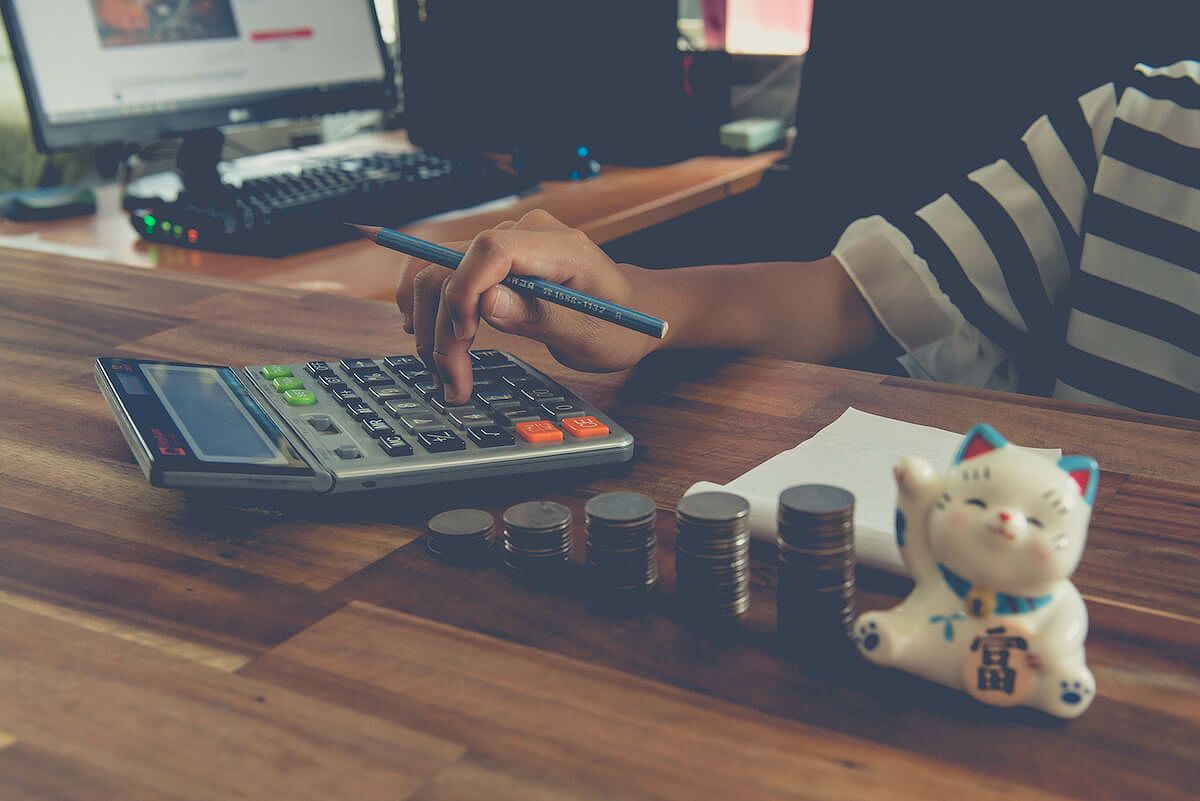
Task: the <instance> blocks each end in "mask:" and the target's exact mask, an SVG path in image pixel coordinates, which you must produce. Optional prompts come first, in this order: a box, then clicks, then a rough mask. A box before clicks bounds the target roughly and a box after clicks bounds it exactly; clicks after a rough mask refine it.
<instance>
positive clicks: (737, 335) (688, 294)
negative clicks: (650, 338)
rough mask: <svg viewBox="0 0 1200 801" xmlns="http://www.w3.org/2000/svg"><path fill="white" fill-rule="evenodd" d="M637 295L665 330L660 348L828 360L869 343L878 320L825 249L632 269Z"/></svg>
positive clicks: (875, 332)
mask: <svg viewBox="0 0 1200 801" xmlns="http://www.w3.org/2000/svg"><path fill="white" fill-rule="evenodd" d="M634 281H635V286H637V294H638V296H639V301H638V302H641V299H643V298H644V299H645V303H644V304H643V305H645V306H646V310H647V311H651V312H653V313H655V314H657V315H659V316H662V317H663V318H664V319H666V320H667V321H668V322H669V323H670V331H669V332H668V335H667V337H666V339H665V340H664V341H663V342H662V343H661V347H663V348H672V349H678V348H684V349H687V348H728V349H733V350H743V351H747V352H752V353H759V354H763V355H769V356H777V357H780V358H785V359H791V360H794V361H808V362H828V361H832V360H834V359H837V358H840V357H843V356H847V355H849V354H851V353H855V352H857V351H859V350H862V349H863V348H865V347H867V346H868V345H870V344H871V342H873V341H874V340H875V338H876V336H877V335H878V324H877V323H876V321H875V318H874V316H873V315H872V313H871V310H870V308H869V307H868V306H867V304H866V302H865V301H864V300H863V299H862V296H861V295H860V294H859V293H858V290H857V289H856V288H855V286H854V284H853V283H852V282H851V281H850V279H849V278H848V277H847V276H846V273H845V270H843V269H842V266H841V264H840V263H838V261H837V260H836V259H835V258H833V257H832V256H830V257H828V258H825V259H821V260H819V261H814V262H765V263H759V264H739V265H709V266H703V267H686V268H680V269H675V270H654V271H638V274H637V276H636V278H635V279H634Z"/></svg>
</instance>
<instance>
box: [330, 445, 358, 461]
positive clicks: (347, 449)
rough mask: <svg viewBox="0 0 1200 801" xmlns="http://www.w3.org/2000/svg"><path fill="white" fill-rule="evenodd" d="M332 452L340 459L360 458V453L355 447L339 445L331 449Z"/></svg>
mask: <svg viewBox="0 0 1200 801" xmlns="http://www.w3.org/2000/svg"><path fill="white" fill-rule="evenodd" d="M333 452H334V453H336V454H337V455H338V456H339V457H340V458H342V459H361V458H362V451H360V450H359V449H358V447H357V446H356V445H339V446H337V447H336V448H334V449H333Z"/></svg>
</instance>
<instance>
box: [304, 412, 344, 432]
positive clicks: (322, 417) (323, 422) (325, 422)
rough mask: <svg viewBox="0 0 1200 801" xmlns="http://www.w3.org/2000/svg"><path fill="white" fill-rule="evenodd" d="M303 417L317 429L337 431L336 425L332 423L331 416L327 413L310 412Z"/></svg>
mask: <svg viewBox="0 0 1200 801" xmlns="http://www.w3.org/2000/svg"><path fill="white" fill-rule="evenodd" d="M304 419H305V420H307V421H308V424H309V425H310V426H312V427H313V428H315V429H316V430H317V431H329V432H331V433H335V432H337V426H335V425H334V424H333V418H332V417H330V416H329V415H327V414H310V415H309V416H308V417H306V418H304Z"/></svg>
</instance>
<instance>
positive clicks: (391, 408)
mask: <svg viewBox="0 0 1200 801" xmlns="http://www.w3.org/2000/svg"><path fill="white" fill-rule="evenodd" d="M383 408H385V409H387V413H388V414H390V415H391V416H392V417H400V416H401V415H405V414H413V413H414V412H423V411H425V405H424V404H423V403H421V402H420V401H415V400H394V401H387V402H386V403H384V404H383Z"/></svg>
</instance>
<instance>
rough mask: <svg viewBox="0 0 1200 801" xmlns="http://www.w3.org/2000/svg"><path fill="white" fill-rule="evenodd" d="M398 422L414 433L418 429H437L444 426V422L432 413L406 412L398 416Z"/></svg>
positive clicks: (418, 430)
mask: <svg viewBox="0 0 1200 801" xmlns="http://www.w3.org/2000/svg"><path fill="white" fill-rule="evenodd" d="M400 422H401V424H403V426H404V427H405V428H407V429H408V430H409V431H411V432H412V433H414V434H416V433H418V432H420V431H437V430H438V429H443V428H445V427H446V424H445V423H443V422H442V421H441V420H439V419H438V418H436V417H434V416H433V415H432V414H406V415H403V416H402V417H401V418H400Z"/></svg>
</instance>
